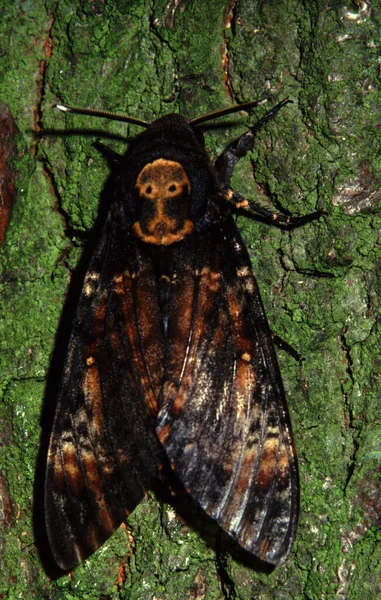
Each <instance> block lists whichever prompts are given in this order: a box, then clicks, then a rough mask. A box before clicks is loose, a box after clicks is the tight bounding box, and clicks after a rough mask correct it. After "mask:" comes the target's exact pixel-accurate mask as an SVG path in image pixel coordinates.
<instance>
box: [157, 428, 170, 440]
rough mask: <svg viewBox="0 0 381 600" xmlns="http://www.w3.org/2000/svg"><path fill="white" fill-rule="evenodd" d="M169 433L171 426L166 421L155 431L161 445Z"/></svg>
mask: <svg viewBox="0 0 381 600" xmlns="http://www.w3.org/2000/svg"><path fill="white" fill-rule="evenodd" d="M170 433H171V426H170V424H169V423H167V424H166V425H164V426H163V427H162V428H161V429H159V430H158V431H157V436H158V438H159V440H160V442H161V443H162V444H163V445H165V443H166V441H167V439H168V437H169V435H170Z"/></svg>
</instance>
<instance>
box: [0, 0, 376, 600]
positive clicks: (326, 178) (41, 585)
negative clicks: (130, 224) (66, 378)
mask: <svg viewBox="0 0 381 600" xmlns="http://www.w3.org/2000/svg"><path fill="white" fill-rule="evenodd" d="M3 4H4V5H3V8H2V19H1V22H0V32H1V34H0V39H1V42H0V45H1V50H2V52H1V53H0V61H1V70H2V77H1V81H0V101H1V102H2V103H4V104H5V105H6V106H7V107H8V109H9V111H10V114H11V115H12V117H13V119H14V121H15V124H16V126H17V129H18V131H19V132H20V133H17V130H16V129H12V128H11V129H9V128H8V129H7V130H6V131H7V132H8V133H7V136H8V137H6V139H7V140H8V142H9V131H11V138H12V139H11V140H10V142H12V143H13V141H15V144H16V145H14V146H12V152H11V153H10V155H9V156H8V155H7V161H8V162H7V167H3V171H4V170H5V169H7V171H6V175H7V177H9V169H11V171H12V177H13V181H14V183H15V185H16V187H17V193H16V196H15V203H14V206H13V211H12V216H11V220H10V223H9V225H7V218H8V217H7V218H5V219H3V218H2V217H1V215H0V226H2V227H3V229H4V233H5V241H4V243H3V245H2V248H1V258H0V264H1V273H2V275H1V284H0V285H1V294H2V301H1V305H0V311H1V322H2V326H1V330H2V333H1V341H0V343H1V350H0V355H1V363H0V369H1V374H0V382H1V383H0V385H1V388H0V389H1V404H0V423H1V429H0V492H1V496H2V507H3V508H2V513H1V517H2V518H1V520H0V527H1V533H0V537H1V539H2V541H3V543H2V544H1V546H0V568H1V573H2V576H1V578H0V579H1V581H0V597H4V598H19V597H22V598H24V599H25V600H28V599H31V598H38V599H39V598H63V599H64V598H71V599H74V598H87V599H91V600H92V599H94V600H95V599H97V598H110V599H117V598H118V599H122V598H129V599H134V598H136V599H153V598H160V599H163V600H169V599H173V598H189V599H191V598H195V599H196V598H199V599H201V598H206V599H213V598H216V599H220V598H221V599H222V598H237V599H240V600H249V599H252V598H256V599H257V600H265V599H266V600H268V599H270V598H271V599H272V598H273V599H275V598H276V599H277V600H279V599H280V598H282V599H293V600H299V599H300V600H301V599H306V598H308V599H319V598H322V599H323V598H332V599H333V598H345V599H350V600H352V599H357V598H360V597H361V598H362V599H363V600H364V599H369V600H373V599H374V598H377V597H380V594H381V586H380V579H381V550H380V539H381V529H380V524H381V522H380V512H381V493H380V462H381V450H380V439H381V409H380V402H379V395H380V370H381V360H380V357H381V352H380V317H379V314H380V313H379V299H380V292H381V282H380V254H381V253H380V229H381V215H380V198H381V193H380V190H379V183H380V180H381V163H380V158H379V157H380V145H381V143H380V139H381V138H380V131H379V127H380V113H379V106H380V104H381V94H380V64H379V55H380V33H381V32H380V17H379V15H380V9H381V4H380V2H379V1H375V2H373V3H372V5H370V3H369V2H367V1H364V2H354V3H353V4H351V3H348V2H347V3H345V2H340V1H339V0H337V1H334V2H331V3H330V4H326V3H323V2H321V1H319V0H314V1H312V2H301V1H300V0H287V1H285V0H280V1H278V2H271V1H269V2H256V1H250V0H236V1H235V0H231V1H230V2H229V1H228V0H211V1H210V2H205V0H183V1H181V0H170V2H169V3H168V2H167V0H165V1H164V0H157V1H156V2H149V1H148V0H131V1H127V0H119V1H118V0H103V1H102V0H96V1H95V2H79V1H75V0H67V1H66V2H59V3H58V2H50V3H49V2H40V1H39V0H36V1H35V2H33V3H23V2H21V3H17V4H16V3H13V4H11V5H9V4H6V3H3ZM263 96H266V97H268V98H269V101H268V104H267V106H268V107H271V106H272V105H273V104H275V103H276V102H278V101H279V100H281V99H282V98H284V97H287V96H289V97H290V98H291V99H292V100H293V104H290V105H287V107H285V108H284V109H283V111H282V112H281V113H280V114H279V115H278V116H277V117H276V119H275V120H274V121H272V122H271V123H269V124H268V126H267V127H266V128H265V129H264V130H263V131H261V133H260V134H259V135H258V138H257V140H256V143H255V148H254V151H253V152H252V153H251V155H250V156H249V157H246V158H245V159H244V160H243V161H241V162H242V164H241V163H240V164H239V167H237V170H236V173H235V175H234V178H233V187H234V188H235V189H236V190H237V191H238V192H240V193H241V194H243V195H246V196H247V197H249V198H252V199H254V200H256V201H260V202H263V203H265V204H266V205H268V206H273V207H275V210H283V211H286V212H289V213H291V214H298V215H299V214H306V213H308V212H312V211H314V210H316V209H318V208H319V209H322V210H323V211H324V215H323V216H322V218H321V219H320V220H319V221H315V222H313V223H310V224H308V225H305V226H304V227H300V228H298V229H295V230H293V231H292V232H291V233H288V232H285V231H281V230H280V229H278V228H275V227H270V226H268V225H266V224H264V223H258V222H256V221H253V220H248V219H244V218H239V221H238V223H239V225H240V227H241V228H242V231H243V235H244V237H245V240H246V242H247V245H248V248H249V250H250V253H251V256H252V261H253V266H254V269H255V272H256V274H257V277H258V283H259V286H260V290H261V294H262V297H263V300H264V303H265V307H266V310H267V314H268V318H269V321H270V324H271V327H272V328H273V330H274V332H275V333H276V334H278V335H279V336H280V337H281V338H282V339H284V340H285V341H287V342H288V343H289V344H291V345H292V346H293V347H294V348H295V349H296V350H297V351H298V352H300V353H301V354H302V355H303V357H304V361H303V362H302V363H299V362H297V361H295V359H294V358H293V357H292V356H290V355H289V354H287V353H286V352H285V350H280V351H279V359H280V365H281V371H282V376H283V379H284V384H285V387H286V391H287V397H288V404H289V409H290V412H291V417H292V422H293V428H294V436H295V440H296V446H297V450H298V456H299V466H300V474H301V516H300V523H299V528H298V533H297V539H296V542H295V544H294V547H293V550H292V553H291V555H290V557H289V559H288V561H287V562H286V563H285V564H284V565H283V566H282V567H278V568H276V569H274V570H272V571H266V572H260V571H259V570H256V569H253V568H252V567H250V566H248V565H246V564H244V563H243V562H242V561H239V560H238V559H237V557H235V555H234V553H229V552H228V553H226V554H225V555H224V557H223V559H222V558H221V556H219V557H217V556H216V553H215V550H214V549H213V548H212V547H210V546H209V545H208V544H207V543H206V541H205V540H204V539H203V536H202V535H201V534H200V532H199V531H197V528H192V523H188V522H187V523H183V522H182V521H181V520H180V519H179V516H178V515H177V514H176V512H175V511H174V509H173V508H172V507H171V506H170V505H167V504H162V503H161V502H160V501H159V500H158V499H157V498H156V497H155V496H154V495H152V494H150V495H149V496H148V498H146V499H145V500H144V501H143V502H142V503H141V505H140V506H139V507H138V508H137V509H136V511H135V512H134V513H133V514H132V515H131V517H130V518H129V519H128V521H127V527H124V528H123V527H122V528H120V529H119V530H118V531H117V532H116V533H115V535H114V536H113V537H112V538H111V539H110V540H109V541H108V542H107V543H106V544H105V545H104V546H103V547H102V549H100V550H99V551H98V552H97V553H96V554H95V555H94V556H92V557H91V558H90V559H89V560H88V561H86V563H85V564H83V565H81V566H80V567H78V568H77V569H75V570H74V572H73V573H72V574H71V576H70V577H69V576H68V575H64V576H62V577H60V578H58V579H50V578H49V576H48V575H49V569H48V572H47V570H46V565H43V564H42V562H41V560H40V555H39V552H38V551H37V548H38V544H37V546H36V542H35V540H36V538H37V539H38V531H37V532H36V522H35V523H34V524H33V510H34V509H33V504H36V503H37V504H38V503H39V502H40V482H41V481H42V479H43V473H42V474H41V472H42V471H43V466H42V464H40V463H39V462H38V456H39V451H40V445H41V435H43V437H44V435H46V433H47V432H46V431H45V432H41V427H42V426H44V424H45V422H46V419H45V418H44V416H43V418H42V420H41V414H43V415H44V414H45V415H46V414H47V413H49V412H51V411H52V410H53V408H52V406H53V405H54V398H53V399H52V398H51V394H50V393H48V392H47V391H46V390H47V387H46V385H47V381H49V380H50V382H51V381H52V380H53V379H55V378H58V376H59V375H58V372H59V368H58V366H59V363H60V357H61V355H62V350H61V349H60V348H58V349H57V344H58V345H60V343H61V340H62V336H61V334H58V335H57V331H60V329H59V326H60V319H61V311H62V308H63V305H64V300H65V296H66V294H67V291H68V289H69V284H70V281H71V279H73V277H74V280H75V277H76V267H77V265H78V263H79V260H80V256H81V253H82V246H83V243H82V240H81V236H80V235H79V232H81V231H82V232H84V233H86V232H88V231H89V230H90V229H91V227H92V225H93V224H94V221H95V219H96V215H97V211H98V204H99V199H100V197H101V194H102V190H103V188H104V185H105V182H106V180H107V176H108V169H107V165H106V164H105V161H104V159H103V158H102V157H101V156H100V155H99V152H98V151H97V150H96V149H95V148H94V147H93V146H92V143H93V142H94V140H95V139H96V138H97V137H98V136H99V135H100V132H103V134H104V133H105V132H106V134H107V135H108V139H105V140H104V141H105V143H106V144H108V145H110V146H111V145H112V147H113V148H114V149H115V150H117V151H119V152H123V151H124V149H125V148H126V144H125V142H124V141H123V140H122V139H121V138H122V137H125V136H126V135H128V136H133V135H135V134H136V133H137V132H138V129H137V128H136V127H134V126H124V125H121V124H120V123H112V122H111V123H110V122H107V121H105V122H103V121H96V120H94V119H90V118H88V117H80V116H71V115H66V116H65V115H63V114H60V113H58V111H57V110H56V109H54V108H53V107H54V105H55V104H56V103H58V102H61V103H64V104H68V105H74V106H80V107H93V108H99V109H104V110H112V111H115V112H123V113H126V114H128V115H130V116H134V117H137V118H141V119H144V120H147V121H152V120H153V119H155V118H157V117H158V116H161V115H164V114H167V113H170V112H179V113H182V114H184V115H186V116H188V117H196V116H199V115H201V114H204V113H206V112H210V111H212V110H214V109H218V108H224V107H227V106H230V105H231V104H234V103H239V102H249V101H251V100H254V99H256V98H261V97H263ZM265 111H266V107H265V106H261V107H260V108H258V109H257V110H256V111H253V112H251V114H250V115H249V116H244V115H235V116H234V117H233V116H231V117H228V118H226V119H225V120H221V122H220V123H219V125H220V127H219V128H211V129H210V130H209V131H208V132H207V149H208V152H209V153H210V155H211V156H212V157H216V156H217V155H218V154H219V153H220V152H221V151H222V149H223V148H224V147H225V146H226V144H227V143H228V141H230V140H232V139H233V138H234V137H237V136H238V135H239V133H240V132H243V131H244V130H245V128H247V127H248V126H249V125H251V124H253V123H254V122H255V121H256V120H257V119H258V118H260V116H262V115H263V114H264V112H265ZM4 139H5V138H4ZM4 143H5V142H4ZM4 143H3V142H2V144H3V146H4ZM3 151H4V150H3ZM2 164H3V163H2V161H1V160H0V167H1V165H2ZM10 189H11V190H12V189H13V188H12V186H11V187H10ZM13 194H14V192H13ZM6 208H7V210H8V209H9V206H8V204H7V205H6ZM0 209H1V206H0ZM7 214H8V213H7ZM5 230H6V231H5ZM0 233H1V232H0ZM0 237H1V236H0ZM61 330H62V322H61ZM61 333H62V332H61ZM53 352H54V354H53ZM52 356H53V358H54V357H55V358H54V360H55V363H54V365H55V366H54V369H53V370H52V366H51V360H52ZM48 377H49V379H48ZM48 389H51V385H50V388H49V385H48ZM41 424H42V425H41ZM36 482H37V483H36ZM201 533H202V532H201ZM39 550H40V551H41V548H39Z"/></svg>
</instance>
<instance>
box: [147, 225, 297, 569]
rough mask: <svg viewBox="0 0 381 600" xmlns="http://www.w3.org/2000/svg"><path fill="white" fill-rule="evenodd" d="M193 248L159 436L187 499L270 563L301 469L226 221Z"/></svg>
mask: <svg viewBox="0 0 381 600" xmlns="http://www.w3.org/2000/svg"><path fill="white" fill-rule="evenodd" d="M197 243H198V246H197V252H192V251H190V252H189V254H190V255H194V256H196V257H197V260H196V261H195V263H194V264H193V265H191V264H189V265H188V268H187V269H183V270H182V271H181V269H179V270H178V272H176V277H175V278H174V280H173V283H172V293H171V302H170V305H169V307H168V344H167V357H166V363H165V364H166V372H165V374H164V379H165V383H164V386H163V393H162V396H161V400H160V410H159V415H158V423H157V432H158V436H159V439H160V441H161V442H162V444H163V446H164V447H165V450H166V453H167V455H168V458H169V460H170V463H171V466H172V468H173V469H174V471H175V473H176V474H177V476H178V477H179V479H180V480H181V481H182V483H183V485H184V487H185V488H186V490H187V491H188V492H189V493H190V494H191V496H192V497H193V498H194V499H195V500H197V501H198V502H199V503H200V505H201V506H202V508H203V509H204V510H205V511H206V512H207V513H208V514H209V515H210V516H211V517H213V518H214V519H216V520H217V522H218V523H219V525H220V526H221V527H222V528H223V529H224V530H225V531H227V532H228V533H230V534H231V535H232V536H233V537H234V538H236V539H237V540H238V542H239V544H240V545H241V546H243V547H244V548H245V549H246V550H248V551H249V552H251V553H253V554H254V555H256V556H258V557H259V558H261V559H262V560H264V561H266V562H269V563H273V564H277V563H279V562H282V561H283V560H284V559H285V558H286V556H287V554H288V552H289V550H290V547H291V544H292V542H293V539H294V537H295V531H296V524H297V515H298V471H297V464H296V456H295V452H294V446H293V441H292V434H291V427H290V422H289V418H288V414H287V408H286V403H285V397H284V391H283V387H282V382H281V378H280V374H279V369H278V365H277V360H276V356H275V353H274V349H273V345H272V340H271V334H270V331H269V328H268V324H267V321H266V318H265V315H264V311H263V307H262V304H261V300H260V297H259V293H258V289H257V287H256V282H255V279H254V277H253V274H252V270H251V265H250V260H249V257H248V255H247V251H246V249H245V248H244V245H243V242H242V240H241V238H240V236H239V233H238V231H237V228H236V226H235V224H234V222H233V220H232V219H231V218H230V219H228V221H227V222H226V224H225V225H223V231H221V226H219V227H216V228H215V227H214V226H212V227H211V228H210V237H208V236H206V238H205V240H204V241H203V242H201V241H200V240H199V241H198V242H197Z"/></svg>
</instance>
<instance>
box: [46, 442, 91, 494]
mask: <svg viewBox="0 0 381 600" xmlns="http://www.w3.org/2000/svg"><path fill="white" fill-rule="evenodd" d="M62 458H63V462H64V464H63V467H62V464H61V460H60V457H59V456H56V466H55V469H54V476H55V483H56V481H57V480H56V474H57V472H58V473H59V471H60V470H61V473H60V477H62V475H63V476H64V478H65V480H66V483H67V485H68V486H69V488H70V491H71V493H72V494H73V495H75V496H79V497H80V496H82V495H83V493H84V491H85V483H84V481H83V476H82V472H81V468H80V465H79V461H78V456H77V449H76V447H75V446H74V444H72V443H71V442H65V443H64V444H63V447H62ZM62 469H63V473H62ZM60 483H62V482H60Z"/></svg>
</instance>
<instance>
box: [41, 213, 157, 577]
mask: <svg viewBox="0 0 381 600" xmlns="http://www.w3.org/2000/svg"><path fill="white" fill-rule="evenodd" d="M115 228H116V225H115V223H113V222H112V220H111V219H110V218H109V221H108V223H107V225H106V230H105V232H104V234H103V235H102V236H101V240H100V242H99V244H98V246H97V248H96V250H95V252H94V256H93V259H92V262H91V265H90V269H89V271H88V273H87V276H86V278H85V281H84V285H83V290H82V293H81V297H80V301H79V304H78V308H77V313H76V317H75V320H74V325H73V331H72V334H71V339H70V342H69V347H68V353H67V359H66V364H65V368H64V375H63V379H62V382H61V388H60V392H59V397H58V403H57V409H56V416H55V422H54V426H53V430H52V435H51V441H50V447H49V451H48V462H47V473H46V485H45V514H46V527H47V534H48V538H49V542H50V546H51V549H52V552H53V556H54V558H55V560H56V562H57V564H58V565H59V566H60V567H61V568H62V569H64V570H67V569H70V568H72V567H74V566H75V565H77V564H78V563H80V562H82V561H83V560H84V559H85V558H87V557H88V556H89V555H90V554H91V553H92V552H94V551H95V550H96V549H97V548H98V547H99V546H100V545H101V544H102V543H103V542H104V541H105V540H106V539H107V538H108V537H109V536H110V535H111V534H112V533H113V531H114V530H115V529H116V528H117V527H118V526H119V525H120V523H121V522H122V521H123V519H124V518H125V516H126V515H128V514H129V513H130V512H131V511H132V510H133V509H134V508H135V506H136V505H137V504H138V503H139V501H140V500H141V499H142V497H143V494H144V491H145V490H146V489H148V487H150V485H151V484H152V481H153V480H154V479H155V477H157V473H158V468H159V465H160V463H161V461H162V460H163V459H164V458H163V450H162V448H161V446H160V444H159V443H158V441H157V437H156V434H155V431H154V425H153V417H152V415H153V414H154V413H155V411H156V410H157V405H156V395H157V393H158V386H159V385H160V365H162V363H163V349H162V340H161V337H162V334H161V331H160V329H158V327H159V324H160V320H159V315H156V317H157V318H156V319H155V310H158V308H157V302H156V297H155V290H154V289H150V283H149V282H150V281H151V280H152V273H151V271H150V269H151V266H150V264H149V262H147V260H145V259H144V258H143V257H141V256H139V253H138V251H137V250H136V248H135V246H134V241H133V240H131V239H129V238H128V236H126V237H124V236H122V235H120V234H119V233H118V231H116V230H115ZM123 257H125V259H124V258H123ZM123 260H124V264H123ZM143 283H144V285H143ZM147 304H148V307H147V310H146V311H145V309H144V306H145V305H147ZM139 305H141V306H143V309H142V312H141V313H140V314H139V316H138V310H139V309H138V306H139ZM148 310H149V315H148ZM151 317H152V318H151ZM138 320H139V326H138ZM148 323H150V324H148ZM155 327H157V329H155ZM152 362H153V363H154V364H153V365H152V364H151V370H150V369H149V368H148V363H152ZM152 366H153V367H156V371H155V369H154V372H156V374H157V379H156V380H155V379H154V378H153V377H152V375H151V371H152Z"/></svg>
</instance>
